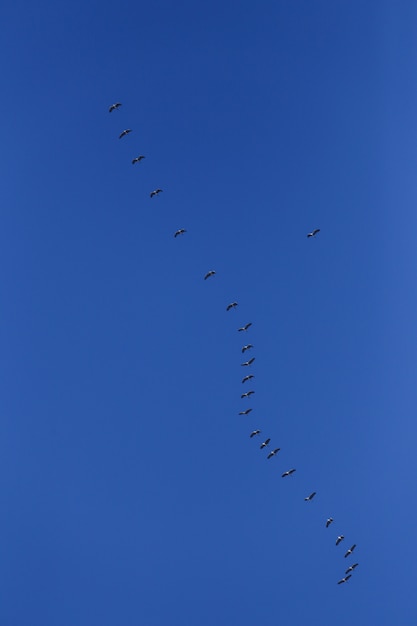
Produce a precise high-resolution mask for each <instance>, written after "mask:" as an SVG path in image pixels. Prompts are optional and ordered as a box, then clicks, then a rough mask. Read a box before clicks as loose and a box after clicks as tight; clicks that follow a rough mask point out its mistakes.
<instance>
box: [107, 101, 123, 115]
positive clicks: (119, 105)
mask: <svg viewBox="0 0 417 626" xmlns="http://www.w3.org/2000/svg"><path fill="white" fill-rule="evenodd" d="M121 106H122V103H121V102H115V103H114V104H112V105H111V106H110V107H109V113H111V112H112V111H116V110H117V109H118V108H119V107H121Z"/></svg>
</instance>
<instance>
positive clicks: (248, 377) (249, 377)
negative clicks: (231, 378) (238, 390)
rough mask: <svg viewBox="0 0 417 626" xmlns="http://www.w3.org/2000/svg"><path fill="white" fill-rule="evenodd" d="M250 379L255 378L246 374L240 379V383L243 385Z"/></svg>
mask: <svg viewBox="0 0 417 626" xmlns="http://www.w3.org/2000/svg"><path fill="white" fill-rule="evenodd" d="M251 378H255V376H254V375H253V374H248V375H247V376H244V377H243V378H242V383H245V382H246V381H247V380H251Z"/></svg>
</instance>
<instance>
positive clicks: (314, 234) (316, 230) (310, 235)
mask: <svg viewBox="0 0 417 626" xmlns="http://www.w3.org/2000/svg"><path fill="white" fill-rule="evenodd" d="M319 232H320V228H315V229H314V230H312V231H311V233H307V237H315V236H316V235H317V233H319Z"/></svg>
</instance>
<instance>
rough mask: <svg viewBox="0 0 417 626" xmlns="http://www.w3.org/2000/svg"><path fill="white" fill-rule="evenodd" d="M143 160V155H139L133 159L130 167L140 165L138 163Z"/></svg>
mask: <svg viewBox="0 0 417 626" xmlns="http://www.w3.org/2000/svg"><path fill="white" fill-rule="evenodd" d="M144 158H145V157H144V155H143V154H141V155H139V156H137V157H135V158H134V159H133V161H132V165H134V164H135V163H140V162H141V161H142V159H144Z"/></svg>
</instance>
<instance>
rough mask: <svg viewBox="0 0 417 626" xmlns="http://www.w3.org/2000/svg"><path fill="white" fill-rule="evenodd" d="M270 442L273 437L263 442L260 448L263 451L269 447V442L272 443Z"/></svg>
mask: <svg viewBox="0 0 417 626" xmlns="http://www.w3.org/2000/svg"><path fill="white" fill-rule="evenodd" d="M270 441H271V437H268V439H265V441H263V442H262V443H261V445H260V446H259V448H260V449H261V450H263V449H264V448H266V446H268V445H269V442H270Z"/></svg>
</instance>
